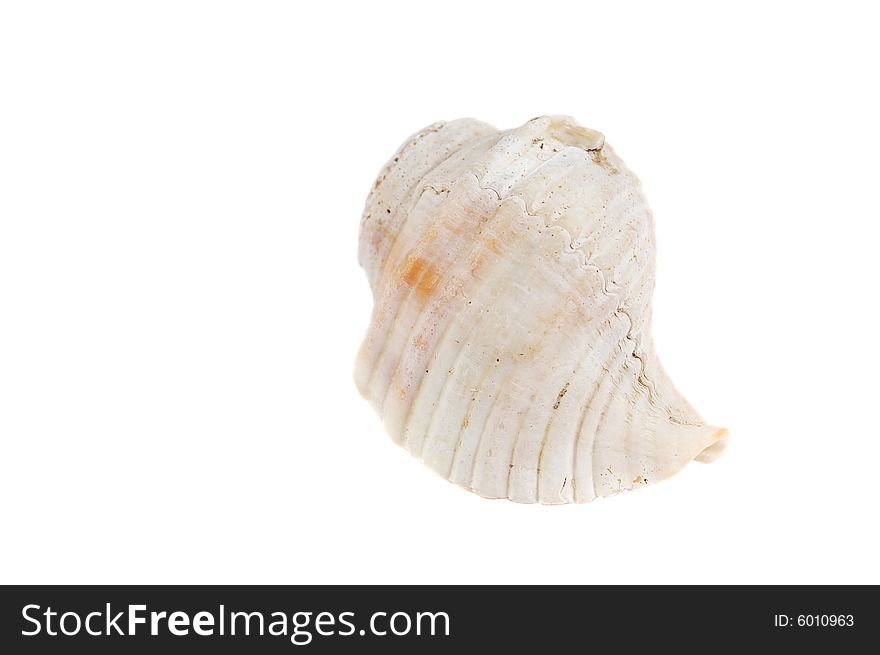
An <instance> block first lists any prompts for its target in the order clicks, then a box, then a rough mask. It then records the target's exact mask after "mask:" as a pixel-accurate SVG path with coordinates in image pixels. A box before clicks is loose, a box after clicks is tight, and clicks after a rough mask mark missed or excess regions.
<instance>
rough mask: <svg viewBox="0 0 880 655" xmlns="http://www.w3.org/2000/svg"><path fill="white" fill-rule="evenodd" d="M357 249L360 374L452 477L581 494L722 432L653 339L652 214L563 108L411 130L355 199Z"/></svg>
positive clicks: (700, 448)
mask: <svg viewBox="0 0 880 655" xmlns="http://www.w3.org/2000/svg"><path fill="white" fill-rule="evenodd" d="M359 259H360V263H361V265H362V266H363V268H364V269H365V271H366V273H367V276H368V278H369V282H370V286H371V288H372V292H373V299H374V308H373V316H372V320H371V324H370V327H369V330H368V333H367V336H366V338H365V340H364V342H363V345H362V346H361V350H360V352H359V354H358V358H357V363H356V368H355V381H356V383H357V386H358V389H359V390H360V392H361V394H362V395H363V396H364V397H365V398H366V399H367V400H368V401H369V402H370V403H371V404H372V405H373V407H374V408H375V410H376V411H377V412H378V413H379V415H380V416H381V417H382V419H383V421H384V423H385V426H386V429H387V431H388V433H389V434H390V435H391V437H392V438H393V439H394V440H395V441H396V442H397V443H399V444H400V445H402V446H404V447H405V448H406V449H407V450H409V451H410V452H411V453H412V454H413V455H415V456H416V457H418V458H420V459H421V460H422V461H424V462H425V463H426V464H427V465H428V466H430V467H431V468H433V469H434V470H435V471H437V472H438V473H440V474H441V475H443V476H444V477H446V478H447V479H449V480H451V481H452V482H454V483H456V484H458V485H461V486H463V487H465V488H467V489H470V490H472V491H474V492H476V493H478V494H480V495H482V496H486V497H489V498H509V499H510V500H513V501H517V502H524V503H534V502H540V503H548V504H558V503H569V502H586V501H589V500H592V499H593V498H596V497H599V496H609V495H613V494H615V493H618V492H620V491H623V490H626V489H632V488H636V487H640V486H643V485H646V484H650V483H653V482H657V481H659V480H662V479H664V478H668V477H670V476H671V475H673V474H675V473H676V472H678V471H679V470H680V469H681V468H683V467H684V466H685V465H686V464H687V463H688V462H689V461H691V460H693V459H699V460H702V461H710V460H711V459H713V458H714V457H715V456H716V455H717V454H719V453H720V451H721V450H722V449H723V447H724V444H725V442H726V434H727V431H726V430H723V429H719V428H717V427H715V426H712V425H709V424H707V423H706V422H705V421H703V419H702V418H701V417H700V415H699V414H697V412H696V411H695V410H694V409H693V408H692V407H691V406H690V404H689V403H688V402H687V401H686V400H685V399H684V397H683V396H682V395H681V394H680V393H679V392H678V391H677V390H676V389H675V387H674V386H673V385H672V383H671V381H670V380H669V378H668V377H667V375H666V373H665V371H664V370H663V368H662V366H661V364H660V362H659V360H658V359H657V356H656V354H655V352H654V346H653V342H652V339H651V324H650V316H651V295H652V293H653V289H654V278H655V243H654V225H653V218H652V215H651V212H650V210H649V208H648V204H647V201H646V200H645V198H644V195H643V194H642V190H641V185H640V183H639V181H638V179H637V178H636V176H635V175H634V174H633V173H632V172H631V171H629V169H627V167H626V166H625V164H624V163H623V161H622V160H621V159H620V158H619V157H618V156H617V155H616V154H615V153H614V151H613V150H612V148H611V147H610V146H609V145H608V144H607V143H606V142H605V138H604V136H603V135H602V134H601V133H599V132H596V131H594V130H590V129H588V128H585V127H581V126H580V125H578V124H577V123H576V122H575V121H574V120H573V119H571V118H568V117H565V116H543V117H539V118H535V119H532V120H530V121H529V122H527V123H526V124H525V125H523V126H522V127H519V128H516V129H513V130H507V131H499V130H497V129H495V128H494V127H492V126H490V125H487V124H486V123H482V122H480V121H476V120H473V119H460V120H455V121H451V122H448V123H435V124H433V125H431V126H429V127H427V128H425V129H423V130H421V131H420V132H417V133H416V134H414V135H413V136H411V137H410V138H409V139H407V141H406V142H405V143H404V144H403V146H402V147H401V148H400V149H399V150H398V151H397V153H396V154H395V155H394V156H393V157H392V159H391V161H389V162H388V164H387V165H386V166H385V167H384V168H383V170H382V171H381V173H380V175H379V177H378V179H377V180H376V182H375V184H374V186H373V189H372V190H371V192H370V194H369V196H368V198H367V203H366V207H365V209H364V214H363V218H362V221H361V230H360V246H359Z"/></svg>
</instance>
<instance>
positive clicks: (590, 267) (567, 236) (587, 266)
mask: <svg viewBox="0 0 880 655" xmlns="http://www.w3.org/2000/svg"><path fill="white" fill-rule="evenodd" d="M472 174H473V175H474V176H475V177H477V182H478V184H479V176H477V174H476V173H472ZM480 188H481V189H483V190H485V191H491V192H492V193H494V194H495V196H496V198H498V201H499V203H502V202H512V203H515V204H516V205H517V206H518V207H519V208H520V209H521V210H522V211H523V212H525V213H526V214H527V215H528V216H531V217H532V218H536V219H539V220H540V221H541V222H542V223H543V225H544V227H545V229H546V230H547V231H548V232H556V233H558V234H559V235H560V236H561V237H562V238H563V241H564V245H565V248H566V252H569V253H571V254H575V255H577V256H578V257H579V258H580V265H581V268H582V269H583V270H586V271H590V272H595V273H598V274H599V276H600V279H601V280H602V291H603V292H604V293H605V294H606V295H608V296H610V297H612V298H614V299H615V301H616V309H615V310H614V313H615V314H618V315H620V316H623V317H625V320H626V322H627V324H628V328H627V332H626V335H625V337H624V338H625V339H626V340H627V341H630V342H632V353H631V355H632V357H633V358H634V359H636V360H638V362H639V366H640V368H641V371H640V373H639V378H641V379H642V380H644V382H643V383H642V384H644V385H645V387H646V388H647V389H648V391H649V392H652V393H654V396H653V397H655V399H656V393H655V392H654V385H653V384H650V386H649V385H648V384H647V382H648V377H647V374H646V370H645V362H644V360H643V359H642V357H641V356H640V355H636V351H638V350H640V348H639V342H638V341H637V340H636V339H635V338H634V337H633V328H634V327H635V322H634V321H633V319H632V316H630V314H629V311H628V310H627V309H625V308H624V306H623V302H622V298H621V296H620V294H618V293H617V292H615V291H610V290H609V285H608V280H607V278H606V277H605V273H604V271H603V270H602V269H601V268H599V267H598V266H596V265H595V264H591V263H590V262H589V260H588V259H587V257H586V254H585V253H584V252H583V251H581V250H580V249H579V248H575V247H573V245H572V244H573V240H572V236H571V232H569V231H568V229H566V228H565V227H564V226H562V225H557V224H555V223H554V224H552V225H548V224H547V220H546V219H545V218H544V217H543V216H541V215H540V214H534V213H532V212H530V211H529V208H528V207H527V206H526V202H525V199H523V198H522V197H521V196H518V195H504V196H502V195H501V193H499V191H498V190H497V189H495V188H493V187H491V186H483V185H482V184H480Z"/></svg>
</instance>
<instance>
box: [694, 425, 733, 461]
mask: <svg viewBox="0 0 880 655" xmlns="http://www.w3.org/2000/svg"><path fill="white" fill-rule="evenodd" d="M729 437H730V430H728V429H727V428H720V429H719V430H718V431H717V432H715V433H714V434H713V435H712V436H711V437H710V438H709V443H708V444H707V445H706V447H705V448H703V450H701V451H700V453H699V455H697V456H696V457H695V458H694V459H695V460H696V461H698V462H702V463H703V464H710V463H712V462H714V461H715V460H717V459H718V458H719V457H721V455H722V453H723V452H724V451H725V450H726V449H727V445H728V441H729Z"/></svg>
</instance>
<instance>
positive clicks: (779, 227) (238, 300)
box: [0, 0, 880, 583]
mask: <svg viewBox="0 0 880 655" xmlns="http://www.w3.org/2000/svg"><path fill="white" fill-rule="evenodd" d="M869 7H870V3H847V2H834V3H825V5H824V6H820V5H814V4H811V3H801V2H798V3H791V4H787V3H776V2H760V3H755V4H744V3H731V4H730V6H729V8H727V9H723V8H720V7H718V6H716V3H694V4H688V5H683V4H675V5H669V4H668V3H645V4H630V3H625V2H613V3H611V2H602V3H597V4H595V5H593V4H590V3H586V2H572V3H561V2H552V1H550V0H541V1H540V2H530V3H515V2H504V3H495V4H490V3H484V2H473V1H469V2H453V1H450V0H445V1H444V2H442V3H430V4H426V3H425V4H423V3H417V2H408V3H400V4H399V5H392V4H388V3H382V2H369V3H351V4H350V5H339V4H334V3H329V2H322V3H305V2H302V3H301V2H285V3H271V2H262V3H254V2H240V3H225V2H206V3H193V2H184V3H181V2H169V3H165V2H150V3H111V2H107V3H57V4H49V3H41V2H28V3H25V2H21V3H4V4H3V8H2V9H0V445H2V452H0V467H2V472H0V532H2V535H0V581H2V582H7V583H8V582H44V583H47V582H95V583H97V582H118V583H123V582H124V583H152V582H179V583H195V582H211V583H221V582H228V583H238V582H249V583H276V582H277V583H298V582H312V583H333V582H389V583H390V582H403V583H429V582H458V583H468V582H474V583H488V582H496V583H514V582H526V583H538V582H547V583H560V582H587V583H593V582H604V583H639V582H648V583H654V582H695V583H720V582H728V583H730V582H733V583H740V582H758V583H783V582H793V583H807V582H821V583H831V582H846V583H859V582H873V583H878V582H880V567H878V560H877V523H878V521H877V506H878V487H880V474H878V462H880V428H878V420H877V406H878V404H880V398H878V397H877V396H878V391H880V383H878V375H880V374H878V370H880V369H878V363H880V362H878V354H877V346H876V342H877V333H878V327H880V324H878V323H880V322H878V311H877V292H876V287H877V281H878V274H877V269H878V259H880V255H878V246H880V241H878V232H880V229H878V219H880V215H878V214H880V212H878V205H880V198H878V173H880V170H878V169H880V165H878V161H880V160H878V152H880V129H878V125H880V103H878V98H877V92H878V85H877V62H878V61H880V47H878V40H877V32H876V27H877V24H878V22H877V16H874V15H871V11H870V9H868V8H869ZM545 113H565V114H571V115H573V116H575V117H576V118H577V119H578V120H579V121H580V122H581V123H582V124H584V125H587V126H589V127H593V128H595V129H598V130H601V131H602V132H603V133H604V134H605V135H606V137H607V139H608V141H609V142H610V143H611V144H613V146H614V147H615V149H616V150H617V152H618V153H619V154H620V155H621V156H622V157H623V158H624V159H625V160H626V161H627V163H628V164H629V166H630V167H631V168H632V169H633V170H635V171H636V172H637V173H638V174H639V175H640V177H641V178H642V180H643V182H644V185H645V188H646V192H647V195H648V198H649V199H650V201H651V205H652V208H653V211H654V215H655V219H656V222H657V232H658V248H659V269H658V283H657V292H656V295H655V310H654V325H655V335H656V341H657V344H658V348H659V352H660V353H661V356H662V358H663V361H664V363H665V366H666V368H667V369H668V371H669V372H670V374H671V376H672V378H673V380H674V381H675V382H676V385H677V386H678V387H679V388H680V389H681V390H682V391H683V392H684V393H685V395H686V396H688V398H689V399H690V401H691V402H692V403H693V405H694V406H695V407H696V408H697V409H698V410H699V411H700V413H701V414H703V416H705V417H706V419H707V420H709V421H711V422H713V423H716V424H718V425H723V426H725V427H728V428H729V429H730V430H731V433H732V434H731V446H730V448H729V450H728V451H727V453H726V455H725V456H724V457H723V458H722V459H721V460H720V461H718V462H717V463H715V464H711V465H700V464H691V465H690V466H688V467H687V469H686V470H685V471H684V472H683V473H682V474H680V475H679V476H677V477H676V478H674V479H672V480H670V481H667V482H664V483H662V484H658V485H656V486H651V487H649V488H648V489H645V490H643V491H640V492H638V493H627V494H623V495H621V496H618V497H615V498H611V499H605V500H600V501H597V502H594V503H592V504H588V505H579V506H566V507H542V506H522V505H516V504H513V503H509V502H506V501H487V500H484V499H481V498H479V497H477V496H474V495H471V494H469V493H467V492H464V491H461V490H460V489H458V488H457V487H454V486H453V485H451V484H449V483H447V482H445V481H444V480H442V479H441V478H439V477H437V476H436V475H434V474H433V473H431V472H430V471H429V470H428V469H426V468H424V467H423V466H422V465H421V464H419V463H418V462H417V461H416V460H414V459H413V458H411V457H410V456H409V455H408V454H407V453H406V452H405V451H403V450H402V449H400V448H398V447H397V446H395V445H393V444H392V442H391V441H390V439H389V438H388V437H386V436H385V434H384V431H383V428H382V426H381V423H380V421H379V419H378V418H377V417H376V416H375V415H374V413H373V411H372V409H371V408H370V407H369V406H368V405H367V403H366V402H364V401H363V400H361V399H360V397H359V396H358V394H357V391H356V390H355V387H354V384H353V382H352V369H353V358H354V355H355V352H356V350H357V348H358V345H359V341H360V339H361V337H362V335H363V333H364V331H365V328H366V325H367V322H368V319H369V312H370V307H371V297H370V291H369V288H368V286H367V282H366V278H365V276H364V275H363V272H362V271H361V270H360V269H359V267H358V265H357V261H356V259H357V258H356V249H357V231H358V223H359V219H360V211H361V208H362V205H363V201H364V198H365V196H366V193H367V191H368V189H369V188H370V185H371V184H372V182H373V179H374V176H375V174H376V173H377V172H378V170H379V168H380V167H381V165H382V164H383V163H384V162H385V160H386V159H387V158H388V157H389V156H390V155H391V154H392V152H393V151H394V149H395V148H396V147H397V146H398V145H399V143H400V142H401V141H402V140H403V139H404V138H405V137H406V136H407V135H408V134H410V133H412V132H414V131H415V130H417V129H419V128H421V127H422V126H424V125H426V124H428V123H431V122H433V121H435V120H440V119H451V118H456V117H459V116H474V117H477V118H480V119H482V120H485V121H488V122H490V123H493V124H495V125H496V126H499V127H503V128H508V127H514V126H516V125H519V124H521V123H523V122H525V121H526V120H528V119H529V118H531V117H533V116H536V115H540V114H545Z"/></svg>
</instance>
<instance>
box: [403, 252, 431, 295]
mask: <svg viewBox="0 0 880 655" xmlns="http://www.w3.org/2000/svg"><path fill="white" fill-rule="evenodd" d="M402 279H403V281H404V282H405V283H406V284H407V286H409V287H410V288H412V289H414V290H415V292H416V296H418V297H419V298H421V299H422V300H425V299H427V298H428V297H429V296H430V295H431V294H432V293H433V292H434V289H435V288H436V287H437V284H438V283H439V282H440V274H439V273H438V272H437V268H436V267H435V266H434V265H433V264H432V263H431V262H429V261H427V260H425V259H422V258H421V257H417V256H410V257H407V259H406V263H405V264H404V269H403V275H402Z"/></svg>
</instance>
